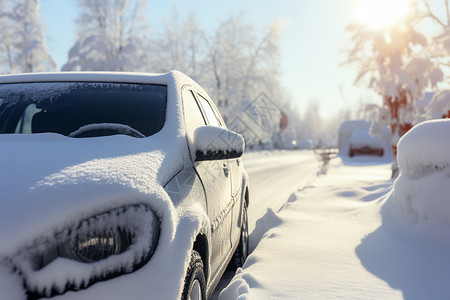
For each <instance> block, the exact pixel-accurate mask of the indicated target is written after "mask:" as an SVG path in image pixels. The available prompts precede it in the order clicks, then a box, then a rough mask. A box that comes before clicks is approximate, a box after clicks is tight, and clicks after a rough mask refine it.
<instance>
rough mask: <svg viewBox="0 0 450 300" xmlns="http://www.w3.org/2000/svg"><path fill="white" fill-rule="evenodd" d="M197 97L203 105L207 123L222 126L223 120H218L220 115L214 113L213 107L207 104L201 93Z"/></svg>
mask: <svg viewBox="0 0 450 300" xmlns="http://www.w3.org/2000/svg"><path fill="white" fill-rule="evenodd" d="M198 99H199V101H200V104H201V105H202V107H203V110H204V111H205V114H206V117H207V118H208V121H209V124H210V125H213V126H218V127H224V126H223V125H222V123H223V122H221V121H220V117H218V116H217V115H216V113H215V112H214V109H213V108H212V107H211V104H209V102H208V101H207V100H206V99H205V98H203V97H202V96H201V95H198Z"/></svg>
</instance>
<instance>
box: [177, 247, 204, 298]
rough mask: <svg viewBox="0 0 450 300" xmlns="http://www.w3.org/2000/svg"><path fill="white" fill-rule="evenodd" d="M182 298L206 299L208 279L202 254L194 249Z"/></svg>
mask: <svg viewBox="0 0 450 300" xmlns="http://www.w3.org/2000/svg"><path fill="white" fill-rule="evenodd" d="M181 299H182V300H202V299H203V300H206V280H205V272H204V271H203V261H202V258H201V256H200V254H199V253H198V252H197V251H195V250H192V254H191V261H190V263H189V267H188V269H187V272H186V278H185V280H184V289H183V295H182V296H181Z"/></svg>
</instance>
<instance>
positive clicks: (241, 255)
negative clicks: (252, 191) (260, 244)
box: [229, 204, 249, 270]
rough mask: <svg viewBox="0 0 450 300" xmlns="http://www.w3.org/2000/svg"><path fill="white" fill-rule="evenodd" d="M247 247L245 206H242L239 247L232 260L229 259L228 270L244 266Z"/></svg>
mask: <svg viewBox="0 0 450 300" xmlns="http://www.w3.org/2000/svg"><path fill="white" fill-rule="evenodd" d="M248 245H249V242H248V214H247V205H246V204H244V208H243V209H242V225H241V239H240V240H239V245H238V247H237V249H236V252H235V253H234V256H233V258H232V259H231V262H230V266H229V269H231V270H236V269H237V268H239V267H242V266H243V265H244V263H245V260H246V259H247V256H248Z"/></svg>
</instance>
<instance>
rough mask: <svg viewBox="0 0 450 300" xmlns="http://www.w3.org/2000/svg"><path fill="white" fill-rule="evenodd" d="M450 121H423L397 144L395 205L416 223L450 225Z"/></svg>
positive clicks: (446, 226)
mask: <svg viewBox="0 0 450 300" xmlns="http://www.w3.org/2000/svg"><path fill="white" fill-rule="evenodd" d="M449 149H450V120H435V121H427V122H423V123H421V124H419V125H417V126H415V127H414V128H413V129H412V130H410V131H409V132H408V133H407V134H405V135H404V136H403V137H402V139H401V140H400V142H399V145H398V162H399V169H400V176H399V177H398V179H397V181H396V182H395V186H394V200H395V203H396V204H397V205H398V206H399V207H400V208H401V209H402V210H403V211H404V212H405V213H406V214H408V215H410V216H412V217H413V218H414V220H415V221H416V222H423V221H431V222H437V223H441V224H443V225H444V226H445V228H448V226H450V198H449V195H450V150H449Z"/></svg>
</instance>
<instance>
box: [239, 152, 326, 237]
mask: <svg viewBox="0 0 450 300" xmlns="http://www.w3.org/2000/svg"><path fill="white" fill-rule="evenodd" d="M244 167H245V169H246V170H247V172H248V174H249V177H250V207H249V230H250V233H252V232H253V230H254V229H255V224H256V221H257V220H259V219H261V218H262V217H263V216H264V215H265V214H266V212H267V209H271V210H272V211H274V212H277V211H278V210H279V209H280V208H281V207H282V206H283V205H284V204H285V203H286V202H287V201H288V199H289V196H290V195H291V194H292V193H295V192H296V191H297V190H298V189H301V188H303V187H305V186H308V185H310V184H311V182H312V181H314V180H315V178H316V176H317V172H318V171H319V168H320V162H319V161H318V158H317V156H316V155H315V154H314V152H313V151H306V150H305V151H280V152H252V153H248V154H246V155H245V156H244ZM255 242H257V241H251V242H250V243H251V244H254V243H255Z"/></svg>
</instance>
